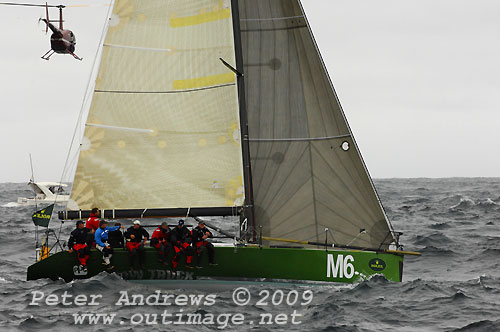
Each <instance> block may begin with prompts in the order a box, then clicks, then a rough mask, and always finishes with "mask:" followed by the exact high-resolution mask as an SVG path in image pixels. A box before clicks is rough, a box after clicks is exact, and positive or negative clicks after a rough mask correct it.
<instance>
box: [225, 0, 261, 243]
mask: <svg viewBox="0 0 500 332" xmlns="http://www.w3.org/2000/svg"><path fill="white" fill-rule="evenodd" d="M231 12H232V18H233V35H234V51H235V57H236V70H237V71H238V73H237V75H236V77H237V78H236V80H237V85H238V102H239V109H240V130H241V149H242V152H243V182H244V185H245V205H244V208H243V213H244V217H246V218H247V225H248V227H251V228H252V239H251V240H253V241H255V222H254V211H253V209H254V205H253V182H252V167H251V162H250V144H249V141H250V140H249V135H248V114H247V109H246V100H245V76H244V70H243V48H242V45H241V31H240V12H239V7H238V0H231Z"/></svg>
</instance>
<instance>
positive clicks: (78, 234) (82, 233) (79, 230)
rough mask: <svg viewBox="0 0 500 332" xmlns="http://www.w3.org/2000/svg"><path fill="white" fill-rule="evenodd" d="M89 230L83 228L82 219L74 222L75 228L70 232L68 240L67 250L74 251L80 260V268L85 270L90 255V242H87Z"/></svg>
mask: <svg viewBox="0 0 500 332" xmlns="http://www.w3.org/2000/svg"><path fill="white" fill-rule="evenodd" d="M89 233H90V230H89V229H88V228H85V223H84V222H83V220H78V221H77V222H76V229H74V230H73V231H72V232H71V235H70V236H69V240H68V248H69V250H68V252H69V253H73V251H74V252H76V257H77V258H78V261H79V262H80V269H82V270H83V271H85V272H86V271H87V260H88V259H89V257H90V243H89V236H88V235H89Z"/></svg>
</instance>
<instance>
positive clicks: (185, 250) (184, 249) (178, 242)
mask: <svg viewBox="0 0 500 332" xmlns="http://www.w3.org/2000/svg"><path fill="white" fill-rule="evenodd" d="M170 243H172V245H173V247H174V251H175V254H174V258H173V259H172V267H173V268H174V269H175V268H177V265H179V260H180V259H181V257H182V255H183V254H185V255H186V267H187V268H191V269H192V268H193V267H192V266H191V265H190V264H191V262H192V261H193V247H191V232H190V231H189V230H188V229H187V227H186V226H185V225H184V220H182V219H181V220H179V222H178V223H177V227H175V228H174V229H173V230H172V231H171V232H170Z"/></svg>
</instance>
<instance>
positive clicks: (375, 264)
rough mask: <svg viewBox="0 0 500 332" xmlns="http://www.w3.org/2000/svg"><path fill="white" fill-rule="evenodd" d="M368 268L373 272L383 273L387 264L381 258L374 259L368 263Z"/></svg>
mask: <svg viewBox="0 0 500 332" xmlns="http://www.w3.org/2000/svg"><path fill="white" fill-rule="evenodd" d="M368 266H369V267H370V269H372V270H373V271H382V270H384V269H385V262H384V261H383V260H381V259H380V258H374V259H372V260H371V261H369V262H368Z"/></svg>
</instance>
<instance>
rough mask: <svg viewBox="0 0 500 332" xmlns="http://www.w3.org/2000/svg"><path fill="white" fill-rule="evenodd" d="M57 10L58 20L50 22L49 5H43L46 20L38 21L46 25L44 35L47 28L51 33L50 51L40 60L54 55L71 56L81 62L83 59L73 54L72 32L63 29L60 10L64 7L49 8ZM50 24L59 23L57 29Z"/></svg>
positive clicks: (74, 42) (73, 41) (74, 43)
mask: <svg viewBox="0 0 500 332" xmlns="http://www.w3.org/2000/svg"><path fill="white" fill-rule="evenodd" d="M51 7H57V8H59V20H55V21H51V20H50V19H49V5H48V4H47V3H45V14H46V17H47V18H41V19H40V20H39V21H43V22H45V24H46V27H45V33H47V32H48V30H49V28H50V30H51V31H52V35H51V36H50V50H48V51H47V53H45V54H44V55H42V59H44V60H49V59H50V57H51V56H52V55H53V54H54V53H59V54H71V55H72V56H73V57H74V58H75V59H77V60H80V61H82V60H83V59H82V58H80V57H78V56H77V55H76V54H75V53H74V52H75V45H76V37H75V34H74V33H73V31H71V30H65V29H64V28H63V14H62V10H63V8H65V7H66V6H64V5H57V6H51ZM51 22H59V28H57V27H55V26H54V25H53V24H52V23H51Z"/></svg>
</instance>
